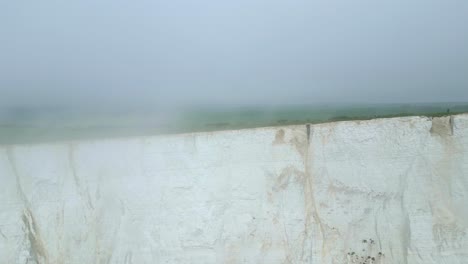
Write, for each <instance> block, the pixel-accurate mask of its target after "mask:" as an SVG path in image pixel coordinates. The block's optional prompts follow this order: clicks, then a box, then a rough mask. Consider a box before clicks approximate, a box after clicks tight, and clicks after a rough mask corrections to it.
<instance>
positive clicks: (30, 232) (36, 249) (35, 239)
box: [21, 208, 48, 264]
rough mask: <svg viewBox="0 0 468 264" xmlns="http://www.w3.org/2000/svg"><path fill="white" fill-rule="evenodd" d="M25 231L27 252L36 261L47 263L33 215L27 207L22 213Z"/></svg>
mask: <svg viewBox="0 0 468 264" xmlns="http://www.w3.org/2000/svg"><path fill="white" fill-rule="evenodd" d="M21 218H22V220H23V224H24V226H25V228H26V230H25V233H26V235H27V237H28V240H29V254H30V256H31V257H32V258H33V259H34V260H35V261H36V262H37V263H39V264H40V263H48V261H47V252H46V249H45V247H44V244H43V242H42V239H41V236H40V234H39V230H38V227H37V224H36V221H35V220H34V216H33V214H32V213H31V210H29V208H26V209H25V211H24V212H23V215H22V217H21Z"/></svg>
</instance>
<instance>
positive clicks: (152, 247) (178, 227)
mask: <svg viewBox="0 0 468 264" xmlns="http://www.w3.org/2000/svg"><path fill="white" fill-rule="evenodd" d="M0 263H76V264H78V263H79V264H82V263H124V264H130V263H135V264H136V263H138V264H139V263H265V264H266V263H268V264H270V263H337V264H347V263H366V264H367V263H387V264H392V263H424V264H427V263H437V264H441V263H464V264H466V263H468V115H458V116H452V117H446V118H434V119H431V118H426V117H404V118H392V119H377V120H371V121H348V122H336V123H327V124H318V125H302V126H287V127H274V128H260V129H246V130H238V131H222V132H212V133H196V134H183V135H169V136H155V137H140V138H129V139H112V140H99V141H82V142H72V143H55V144H39V145H16V146H5V147H1V148H0Z"/></svg>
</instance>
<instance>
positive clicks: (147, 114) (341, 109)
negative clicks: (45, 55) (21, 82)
mask: <svg viewBox="0 0 468 264" xmlns="http://www.w3.org/2000/svg"><path fill="white" fill-rule="evenodd" d="M458 113H468V103H464V104H463V103H457V104H454V103H452V104H449V103H446V104H430V105H429V104H398V105H350V106H334V105H331V106H327V105H324V106H320V107H318V106H292V107H281V108H273V107H242V108H241V107H238V108H234V107H233V108H219V107H218V108H215V107H212V108H197V109H189V110H186V111H178V112H165V113H161V112H157V111H151V110H148V111H129V112H120V113H116V112H101V113H94V112H92V111H91V112H80V111H65V110H60V109H55V110H54V111H41V110H40V109H39V110H38V109H29V110H28V109H26V110H24V109H22V110H21V111H19V112H18V111H16V112H15V111H10V112H8V111H7V112H5V111H3V112H1V111H0V144H1V145H8V144H25V143H38V142H53V141H67V140H78V139H95V138H112V137H127V136H143V135H156V134H173V133H189V132H202V131H216V130H229V129H243V128H254V127H264V126H282V125H295V124H304V123H311V124H315V123H324V122H333V121H346V120H368V119H374V118H389V117H400V116H414V115H422V116H444V115H448V114H458Z"/></svg>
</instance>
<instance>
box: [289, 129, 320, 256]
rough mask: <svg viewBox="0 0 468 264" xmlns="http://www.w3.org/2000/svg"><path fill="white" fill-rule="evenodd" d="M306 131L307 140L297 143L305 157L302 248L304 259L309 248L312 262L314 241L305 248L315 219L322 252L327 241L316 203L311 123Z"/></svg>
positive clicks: (298, 148)
mask: <svg viewBox="0 0 468 264" xmlns="http://www.w3.org/2000/svg"><path fill="white" fill-rule="evenodd" d="M306 132H307V138H306V141H305V142H302V144H298V145H296V148H297V150H298V151H299V153H300V154H301V157H302V159H303V164H304V206H305V214H306V215H305V227H304V239H303V243H302V245H303V249H302V259H303V260H304V254H305V250H309V251H310V252H309V253H308V254H307V255H308V256H309V263H312V253H313V252H312V251H313V245H312V242H310V248H309V249H305V245H306V241H307V240H308V239H310V236H311V235H312V234H311V231H312V230H311V227H312V224H313V222H314V220H315V222H316V223H317V224H318V226H319V228H320V232H321V233H322V254H323V252H324V248H323V247H324V245H325V243H324V241H325V233H324V230H323V225H322V223H321V221H320V217H319V215H318V211H317V207H316V203H315V196H314V188H313V183H314V181H313V175H312V171H311V158H313V157H312V156H311V153H310V148H311V143H310V139H311V136H312V135H311V134H312V133H313V131H311V127H310V124H307V125H306Z"/></svg>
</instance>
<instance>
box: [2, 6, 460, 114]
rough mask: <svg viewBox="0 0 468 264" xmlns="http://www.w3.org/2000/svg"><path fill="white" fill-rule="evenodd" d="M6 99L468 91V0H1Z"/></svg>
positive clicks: (50, 101)
mask: <svg viewBox="0 0 468 264" xmlns="http://www.w3.org/2000/svg"><path fill="white" fill-rule="evenodd" d="M0 92H1V93H0V105H2V106H14V105H39V106H43V105H45V106H54V105H84V104H91V105H99V104H107V105H115V106H122V105H126V104H129V105H132V104H133V105H167V104H176V105H179V104H207V103H211V104H212V103H217V104H226V103H229V104H256V103H258V104H283V103H286V104H291V103H299V104H304V103H324V102H366V103H380V102H382V103H391V102H393V103H398V102H432V101H468V1H465V0H459V1H455V0H439V1H437V0H414V1H413V0H391V1H389V0H388V1H377V0H357V1H350V0H315V1H314V0H307V1H306V0H304V1H299V0H283V1H277V0H232V1H226V0H198V1H189V0H167V1H158V0H153V1H149V0H148V1H140V0H136V1H129V0H127V1H122V0H99V1H96V0H92V1H91V0H75V1H73V0H71V1H58V0H56V1H52V0H43V1H26V0H0Z"/></svg>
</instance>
